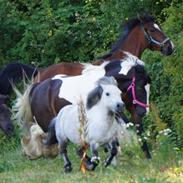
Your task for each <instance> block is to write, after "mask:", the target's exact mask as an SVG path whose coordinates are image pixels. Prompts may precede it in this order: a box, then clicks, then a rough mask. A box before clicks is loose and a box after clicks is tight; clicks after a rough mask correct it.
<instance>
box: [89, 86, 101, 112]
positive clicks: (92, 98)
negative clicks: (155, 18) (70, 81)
mask: <svg viewBox="0 0 183 183" xmlns="http://www.w3.org/2000/svg"><path fill="white" fill-rule="evenodd" d="M102 93H103V89H102V87H101V86H100V85H99V86H97V87H96V88H95V89H94V90H92V91H91V92H90V93H89V94H88V97H87V103H86V107H87V109H91V108H92V107H93V106H94V105H96V104H97V103H98V101H99V100H100V99H101V96H102Z"/></svg>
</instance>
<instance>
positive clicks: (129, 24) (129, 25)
mask: <svg viewBox="0 0 183 183" xmlns="http://www.w3.org/2000/svg"><path fill="white" fill-rule="evenodd" d="M141 22H143V23H148V22H154V17H153V16H151V15H148V14H146V15H143V16H141V17H140V18H131V19H129V20H128V21H126V22H125V23H124V24H123V27H124V31H123V33H122V34H121V36H120V38H119V39H118V40H117V41H116V43H114V44H113V45H112V49H111V51H109V52H108V53H107V54H105V55H103V56H102V57H100V58H101V59H106V58H108V57H110V56H111V55H112V54H113V53H114V52H115V51H117V50H118V49H119V46H120V45H121V44H122V42H124V41H125V39H126V38H127V37H128V35H129V33H130V32H131V31H132V30H133V29H134V28H135V27H136V26H138V25H140V24H141Z"/></svg>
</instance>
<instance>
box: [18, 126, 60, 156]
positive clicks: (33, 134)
mask: <svg viewBox="0 0 183 183" xmlns="http://www.w3.org/2000/svg"><path fill="white" fill-rule="evenodd" d="M46 137H47V134H46V133H44V132H43V130H42V129H41V127H40V126H39V125H38V124H33V125H32V126H31V128H30V135H29V136H23V137H22V138H21V145H22V152H23V154H24V155H26V156H27V157H28V158H29V159H37V158H39V157H42V156H44V157H52V158H53V157H55V156H57V155H58V153H59V148H58V144H54V145H51V146H47V145H44V144H43V143H42V141H43V139H45V138H46Z"/></svg>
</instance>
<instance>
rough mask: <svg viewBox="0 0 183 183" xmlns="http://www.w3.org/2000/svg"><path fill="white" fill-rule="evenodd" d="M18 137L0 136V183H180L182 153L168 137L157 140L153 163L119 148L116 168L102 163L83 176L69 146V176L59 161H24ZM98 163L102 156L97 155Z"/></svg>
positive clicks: (131, 150)
mask: <svg viewBox="0 0 183 183" xmlns="http://www.w3.org/2000/svg"><path fill="white" fill-rule="evenodd" d="M18 133H19V132H16V134H15V136H14V137H12V138H7V137H5V136H4V135H3V134H0V147H1V149H0V183H11V182H12V183H40V182H41V183H70V182H73V183H84V182H89V183H90V182H91V183H98V182H102V183H104V182H105V183H108V182H109V183H133V182H134V183H159V182H162V183H165V182H177V183H179V182H183V156H182V155H183V153H182V152H181V150H178V149H177V148H175V147H174V145H173V144H172V143H171V142H170V139H169V138H168V137H163V138H161V139H159V141H158V142H157V144H156V146H154V148H153V149H154V150H153V151H152V155H153V159H152V160H147V159H145V158H144V156H143V153H142V152H141V150H140V148H139V146H138V145H134V146H131V147H129V146H128V147H123V149H122V152H121V154H120V155H119V157H118V165H117V166H116V167H113V166H110V167H108V168H105V167H104V166H103V165H102V163H101V164H100V165H99V166H98V167H97V169H96V170H95V171H94V172H88V173H87V174H86V175H83V174H82V173H81V172H80V171H79V165H80V160H79V159H78V158H77V156H76V153H75V147H74V146H72V145H70V146H69V149H68V150H69V156H70V159H71V161H72V164H73V171H72V173H69V174H66V173H64V171H63V160H62V158H61V157H60V156H57V157H56V158H55V159H46V158H40V159H38V160H28V159H27V158H26V157H25V156H23V155H22V154H21V147H20V144H19V138H18ZM100 155H101V159H104V156H105V154H104V153H103V151H101V152H100Z"/></svg>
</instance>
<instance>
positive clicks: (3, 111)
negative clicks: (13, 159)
mask: <svg viewBox="0 0 183 183" xmlns="http://www.w3.org/2000/svg"><path fill="white" fill-rule="evenodd" d="M7 98H8V96H5V95H0V128H1V129H2V130H3V131H4V132H5V134H6V135H8V136H10V135H11V134H12V132H13V124H12V121H11V111H10V109H9V108H8V107H7V106H6V104H5V100H6V99H7Z"/></svg>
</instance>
